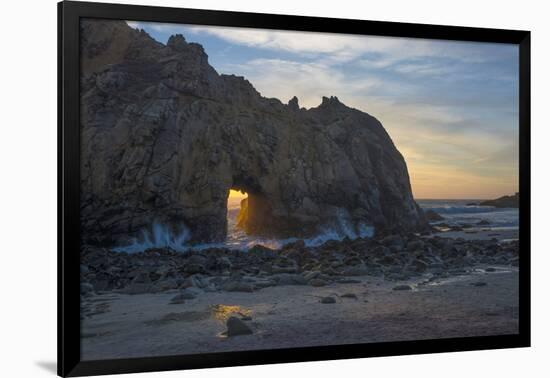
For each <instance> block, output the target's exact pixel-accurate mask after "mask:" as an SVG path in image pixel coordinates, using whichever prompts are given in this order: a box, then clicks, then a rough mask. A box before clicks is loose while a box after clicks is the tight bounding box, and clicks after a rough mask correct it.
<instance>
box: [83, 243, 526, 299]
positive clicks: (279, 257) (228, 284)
mask: <svg viewBox="0 0 550 378" xmlns="http://www.w3.org/2000/svg"><path fill="white" fill-rule="evenodd" d="M81 264H82V267H83V269H81V274H80V277H81V293H82V295H83V296H89V295H92V294H93V293H94V292H95V293H98V292H103V291H107V292H110V291H118V292H122V293H127V294H140V293H158V292H163V291H173V290H174V289H179V290H180V291H179V293H178V295H177V296H176V297H174V298H172V300H175V303H180V302H182V301H187V300H192V298H193V297H194V296H197V295H199V294H200V293H201V292H205V291H206V292H209V291H228V292H234V291H237V292H254V291H257V290H261V289H263V288H266V287H269V286H286V285H307V284H309V285H311V286H315V287H321V286H326V285H331V284H335V283H360V281H356V280H353V279H351V277H358V276H365V275H368V276H380V277H384V279H385V280H388V281H395V282H401V281H407V280H409V279H411V278H415V277H416V278H418V277H424V276H425V277H426V278H428V277H430V278H429V279H431V280H437V279H440V278H445V277H448V276H452V275H461V274H466V273H471V272H473V271H479V268H478V267H484V268H486V267H485V266H486V265H495V266H518V265H519V242H518V241H512V242H504V243H501V242H499V241H498V240H496V239H493V240H464V239H449V238H442V237H438V236H434V237H429V238H426V237H421V236H417V235H414V234H409V235H395V237H384V238H379V237H376V236H375V237H374V238H365V239H362V238H358V239H354V240H349V239H347V240H343V241H329V242H327V243H325V244H323V245H321V246H318V247H307V246H305V245H304V244H303V243H300V242H296V243H292V244H288V245H286V246H284V247H283V248H281V249H279V250H271V249H268V248H266V247H261V246H258V247H256V248H253V249H251V250H249V251H248V252H245V251H238V250H230V249H226V248H210V249H207V250H201V251H196V250H190V251H188V252H186V253H181V252H175V251H173V250H171V249H169V248H161V249H159V248H156V249H148V250H146V251H144V252H140V253H132V254H127V253H120V252H113V251H112V250H109V249H107V248H103V247H98V246H84V247H83V249H82V253H81ZM197 265H198V266H200V269H199V270H196V269H192V270H190V269H188V268H189V266H197ZM284 267H286V268H287V269H286V270H283V268H284ZM290 268H291V269H290ZM198 271H200V273H199V272H198ZM485 271H486V272H492V271H495V269H494V268H491V267H489V268H486V270H485ZM407 284H408V283H407Z"/></svg>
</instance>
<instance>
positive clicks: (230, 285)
mask: <svg viewBox="0 0 550 378" xmlns="http://www.w3.org/2000/svg"><path fill="white" fill-rule="evenodd" d="M222 289H223V290H225V291H240V292H245V293H251V292H253V291H254V285H253V284H251V283H249V282H242V281H228V282H226V283H225V284H224V285H223V286H222Z"/></svg>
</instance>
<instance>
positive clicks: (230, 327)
mask: <svg viewBox="0 0 550 378" xmlns="http://www.w3.org/2000/svg"><path fill="white" fill-rule="evenodd" d="M226 325H227V331H226V332H225V334H226V335H227V336H228V337H232V336H239V335H250V334H252V330H251V329H250V327H248V326H247V325H246V324H245V323H244V322H243V321H242V320H241V319H239V318H237V317H235V316H231V317H229V319H227V323H226Z"/></svg>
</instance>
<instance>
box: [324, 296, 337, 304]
mask: <svg viewBox="0 0 550 378" xmlns="http://www.w3.org/2000/svg"><path fill="white" fill-rule="evenodd" d="M320 302H321V303H325V304H329V303H336V299H335V298H334V297H323V298H321V300H320Z"/></svg>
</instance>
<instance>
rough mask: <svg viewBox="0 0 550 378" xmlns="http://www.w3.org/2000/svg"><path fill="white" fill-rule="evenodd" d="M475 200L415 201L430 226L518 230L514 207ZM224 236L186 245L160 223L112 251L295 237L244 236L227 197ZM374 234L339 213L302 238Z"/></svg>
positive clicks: (268, 242) (274, 244) (278, 243)
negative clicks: (431, 216) (429, 214)
mask: <svg viewBox="0 0 550 378" xmlns="http://www.w3.org/2000/svg"><path fill="white" fill-rule="evenodd" d="M477 202H479V201H477V200H417V203H418V204H419V206H420V207H422V208H423V209H426V210H428V209H431V210H433V211H435V212H436V213H438V214H440V215H442V216H443V217H444V218H445V220H443V221H438V222H432V224H433V225H434V226H437V225H439V224H446V225H449V226H464V225H469V226H471V228H472V229H475V228H479V229H484V230H488V229H489V230H495V231H496V230H504V229H510V230H514V229H516V230H517V229H518V225H519V223H518V220H519V216H518V209H497V208H494V207H488V206H475V205H473V206H472V205H471V203H477ZM227 208H228V209H227V223H228V224H227V239H226V240H225V242H223V243H207V244H199V245H196V244H195V245H190V244H188V240H189V239H190V234H189V232H188V231H186V230H183V231H182V233H181V234H178V235H173V234H172V233H171V232H170V231H169V229H168V228H167V227H164V226H163V225H160V224H154V225H153V227H152V229H151V230H149V231H147V232H143V233H142V235H141V236H140V237H138V238H136V239H135V240H134V241H133V242H132V243H131V244H129V245H126V246H121V247H117V248H114V250H115V251H121V252H127V253H135V252H141V251H144V250H146V249H148V248H153V247H155V248H160V247H170V248H172V249H174V250H176V251H181V252H184V251H186V250H189V249H195V250H200V249H207V248H212V247H225V248H230V249H240V250H247V249H249V248H251V247H253V246H255V245H263V246H266V247H269V248H274V249H277V248H281V247H282V246H284V245H285V244H288V243H291V242H295V241H297V240H299V239H298V238H287V239H275V238H262V237H257V236H253V235H247V234H246V233H245V232H244V231H243V230H241V229H239V228H238V227H237V216H238V214H239V209H240V199H238V198H229V201H228V204H227ZM481 221H486V222H488V224H484V225H478V223H479V222H481ZM372 235H374V229H373V228H372V227H368V226H366V225H360V226H359V227H357V228H355V227H353V226H352V225H351V224H349V222H347V221H346V217H345V216H342V217H341V218H340V219H339V220H338V222H337V224H335V225H333V226H332V227H330V228H328V227H327V228H325V229H322V230H321V231H320V232H319V234H318V235H315V236H314V237H312V238H308V239H304V242H305V244H306V245H308V246H318V245H321V244H323V243H325V242H327V241H329V240H342V239H344V238H346V237H348V238H350V239H355V238H358V237H371V236H372Z"/></svg>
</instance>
